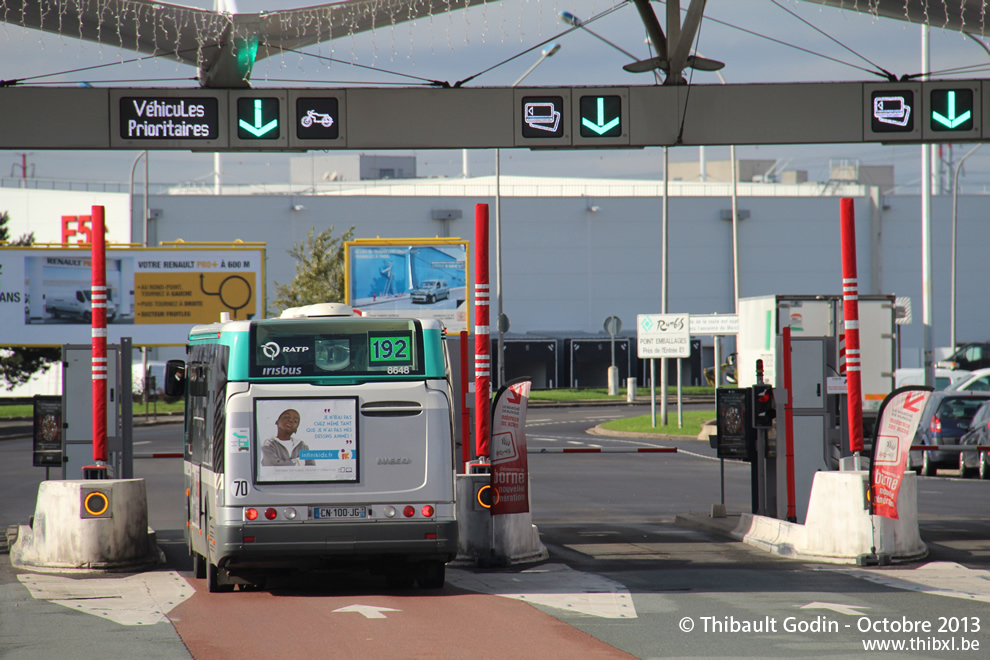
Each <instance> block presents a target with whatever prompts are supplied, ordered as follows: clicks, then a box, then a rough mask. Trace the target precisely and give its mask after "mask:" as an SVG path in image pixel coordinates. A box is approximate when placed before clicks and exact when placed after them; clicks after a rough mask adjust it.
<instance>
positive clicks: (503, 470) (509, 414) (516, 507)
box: [491, 380, 533, 516]
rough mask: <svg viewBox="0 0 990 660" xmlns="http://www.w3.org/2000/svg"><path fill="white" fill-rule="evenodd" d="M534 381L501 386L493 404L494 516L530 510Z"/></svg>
mask: <svg viewBox="0 0 990 660" xmlns="http://www.w3.org/2000/svg"><path fill="white" fill-rule="evenodd" d="M532 385H533V383H532V382H531V381H528V380H523V381H519V382H515V383H509V384H507V385H505V386H503V387H502V388H501V389H499V391H498V394H496V395H495V402H494V403H493V404H492V446H491V452H492V487H493V488H494V489H495V493H496V497H495V500H494V502H495V503H494V504H493V505H492V515H493V516H498V515H502V514H504V513H526V512H528V511H529V461H528V458H527V455H526V410H527V408H528V407H529V390H530V388H531V387H532Z"/></svg>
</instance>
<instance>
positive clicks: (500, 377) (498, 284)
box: [495, 43, 560, 389]
mask: <svg viewBox="0 0 990 660" xmlns="http://www.w3.org/2000/svg"><path fill="white" fill-rule="evenodd" d="M559 50H560V44H558V43H553V44H550V45H549V46H547V47H546V48H544V49H543V51H542V52H541V53H540V58H539V59H538V60H536V62H534V63H533V65H532V66H531V67H529V68H528V69H526V71H525V73H523V74H522V75H521V76H519V78H518V79H517V80H516V82H514V83H512V86H513V87H516V86H517V85H519V83H521V82H522V81H523V80H525V79H526V76H528V75H529V74H531V73H533V71H534V70H535V69H536V67H538V66H540V65H541V64H542V63H543V60H545V59H547V58H548V57H553V56H554V55H556V54H557V51H559ZM501 182H502V150H501V149H499V148H498V147H496V148H495V299H496V301H497V308H498V315H497V316H496V317H495V327H496V329H497V330H498V371H497V373H496V381H495V387H496V389H497V388H499V387H502V384H503V383H504V382H505V337H504V335H505V330H507V328H506V325H507V324H506V323H505V319H504V318H503V317H504V314H502V185H501Z"/></svg>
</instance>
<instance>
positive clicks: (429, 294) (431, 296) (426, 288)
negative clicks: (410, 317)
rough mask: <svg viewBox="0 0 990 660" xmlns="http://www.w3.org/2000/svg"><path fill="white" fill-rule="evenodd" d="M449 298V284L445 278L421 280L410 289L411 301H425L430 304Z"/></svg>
mask: <svg viewBox="0 0 990 660" xmlns="http://www.w3.org/2000/svg"><path fill="white" fill-rule="evenodd" d="M446 298H450V286H449V285H448V284H447V280H423V281H422V282H420V283H419V286H417V287H416V288H415V289H413V290H412V299H413V302H425V303H427V304H429V305H432V304H433V303H435V302H436V301H438V300H444V299H446Z"/></svg>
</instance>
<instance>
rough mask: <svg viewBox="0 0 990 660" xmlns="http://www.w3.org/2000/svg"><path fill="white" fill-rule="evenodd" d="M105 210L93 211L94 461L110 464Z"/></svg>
mask: <svg viewBox="0 0 990 660" xmlns="http://www.w3.org/2000/svg"><path fill="white" fill-rule="evenodd" d="M103 212H104V209H103V207H102V206H94V207H93V229H92V243H91V246H92V257H93V258H92V287H93V288H92V298H93V300H92V310H93V313H92V314H91V323H92V329H93V332H92V334H93V460H94V461H99V462H101V463H105V462H106V460H107V252H106V234H105V229H104V215H103Z"/></svg>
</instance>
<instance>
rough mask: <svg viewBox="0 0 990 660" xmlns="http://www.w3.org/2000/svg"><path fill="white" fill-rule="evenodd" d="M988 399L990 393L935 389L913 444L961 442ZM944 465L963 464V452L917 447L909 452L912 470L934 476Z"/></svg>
mask: <svg viewBox="0 0 990 660" xmlns="http://www.w3.org/2000/svg"><path fill="white" fill-rule="evenodd" d="M985 401H990V392H975V393H970V392H932V394H931V396H930V397H928V403H927V404H926V405H925V409H924V410H923V411H922V413H921V420H920V421H919V423H918V430H917V432H916V433H915V436H914V442H913V443H912V444H913V445H933V446H944V445H957V444H959V439H960V438H961V437H962V436H963V435H964V434H965V433H966V432H967V431H969V429H970V423H971V422H972V420H973V417H974V416H975V415H976V411H977V410H978V409H979V408H980V406H981V405H983V403H984V402H985ZM940 467H947V468H957V467H959V452H956V451H937V450H932V451H923V450H917V451H912V452H910V454H909V455H908V469H912V470H915V471H917V472H919V474H921V475H923V476H926V477H931V476H934V475H935V470H936V469H937V468H940Z"/></svg>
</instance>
